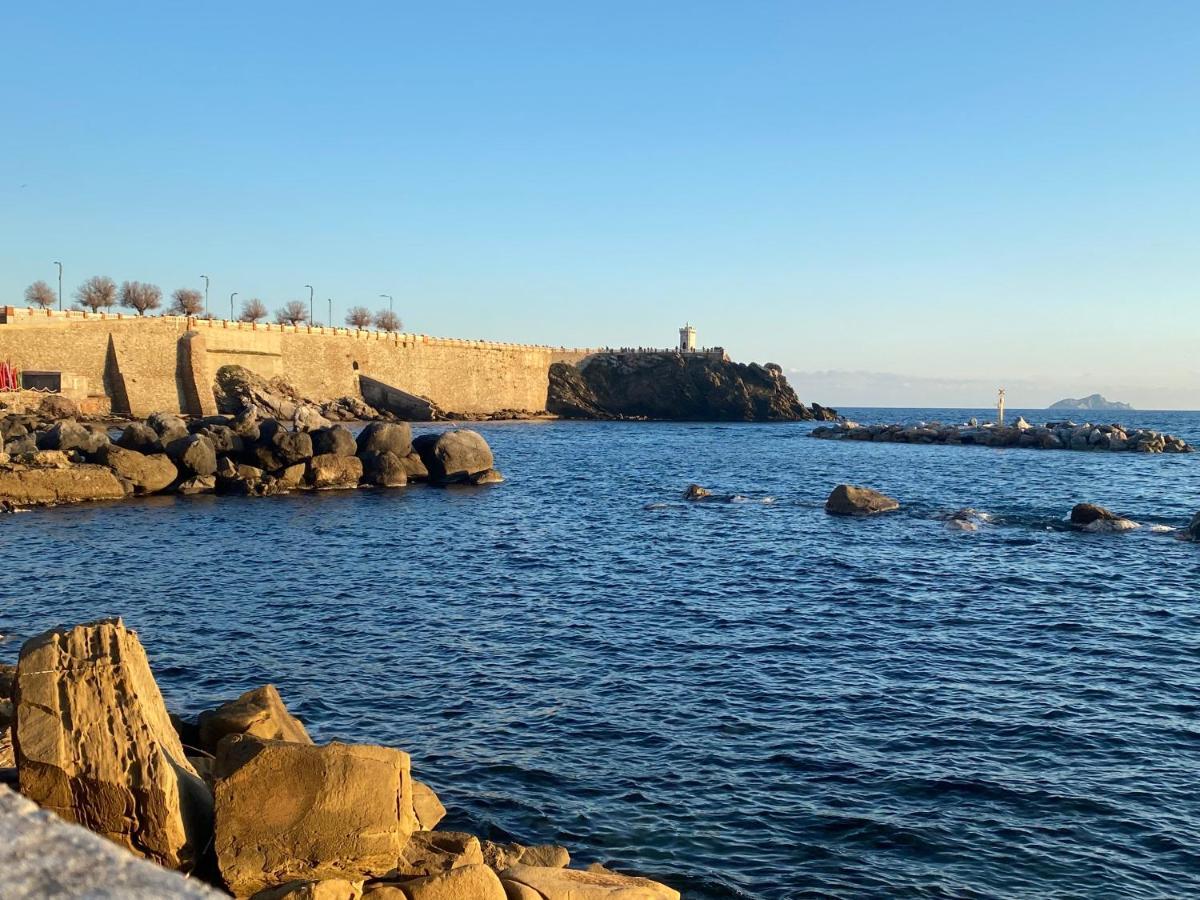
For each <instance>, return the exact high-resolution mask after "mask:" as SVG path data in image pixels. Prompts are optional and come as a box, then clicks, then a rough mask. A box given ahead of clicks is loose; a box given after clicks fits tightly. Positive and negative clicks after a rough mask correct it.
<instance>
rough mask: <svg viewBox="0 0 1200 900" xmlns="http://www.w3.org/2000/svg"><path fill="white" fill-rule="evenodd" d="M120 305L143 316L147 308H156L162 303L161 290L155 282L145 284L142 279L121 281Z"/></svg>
mask: <svg viewBox="0 0 1200 900" xmlns="http://www.w3.org/2000/svg"><path fill="white" fill-rule="evenodd" d="M121 305H122V306H126V307H128V308H129V309H133V310H137V314H138V315H139V316H144V315H145V314H146V310H148V309H158V308H159V306H161V305H162V291H161V290H159V288H158V285H157V284H147V283H145V282H142V281H122V282H121Z"/></svg>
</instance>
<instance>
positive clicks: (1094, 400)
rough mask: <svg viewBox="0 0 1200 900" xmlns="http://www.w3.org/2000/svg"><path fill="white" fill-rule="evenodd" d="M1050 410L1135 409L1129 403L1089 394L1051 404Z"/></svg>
mask: <svg viewBox="0 0 1200 900" xmlns="http://www.w3.org/2000/svg"><path fill="white" fill-rule="evenodd" d="M1047 408H1048V409H1124V410H1131V409H1133V407H1132V406H1130V405H1129V404H1128V403H1121V402H1120V401H1119V400H1106V399H1105V398H1104V397H1102V396H1100V395H1099V394H1088V395H1087V396H1086V397H1080V398H1078V399H1076V398H1074V397H1068V398H1067V399H1066V400H1059V401H1058V402H1057V403H1051V404H1050V406H1049V407H1047Z"/></svg>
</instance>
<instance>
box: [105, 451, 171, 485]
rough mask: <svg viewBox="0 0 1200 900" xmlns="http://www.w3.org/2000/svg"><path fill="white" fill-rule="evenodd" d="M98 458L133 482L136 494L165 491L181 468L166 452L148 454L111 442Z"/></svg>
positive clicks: (118, 474)
mask: <svg viewBox="0 0 1200 900" xmlns="http://www.w3.org/2000/svg"><path fill="white" fill-rule="evenodd" d="M96 459H97V461H98V462H99V463H100V464H101V465H104V466H107V467H108V468H110V469H112V470H113V472H115V473H116V474H117V476H118V477H120V478H123V479H125V480H126V481H128V482H129V483H130V484H132V485H133V492H134V493H135V494H155V493H158V492H159V491H164V490H166V489H167V488H168V487H170V486H171V485H172V484H173V483H174V482H175V479H176V478H177V477H179V470H178V469H176V468H175V464H174V463H173V462H171V460H170V458H169V457H168V456H167V455H166V454H165V453H151V454H149V455H146V454H144V453H138V452H137V451H136V450H126V449H125V448H124V447H119V446H115V445H111V444H110V445H109V446H107V447H104V448H103V449H102V450H101V451H100V452H99V453H98V454H97V456H96Z"/></svg>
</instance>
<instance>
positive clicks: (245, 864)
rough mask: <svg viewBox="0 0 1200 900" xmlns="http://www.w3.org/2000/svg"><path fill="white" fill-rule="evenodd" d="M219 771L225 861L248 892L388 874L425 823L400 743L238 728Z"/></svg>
mask: <svg viewBox="0 0 1200 900" xmlns="http://www.w3.org/2000/svg"><path fill="white" fill-rule="evenodd" d="M214 775H215V778H216V790H215V793H216V806H217V819H216V833H215V836H214V846H215V848H216V853H217V864H218V866H219V867H220V871H221V877H222V878H223V879H224V880H225V883H226V884H227V885H228V887H229V889H230V890H231V891H233V892H234V893H235V894H237V895H239V896H244V895H249V894H253V893H255V892H256V891H259V890H262V889H263V888H266V887H271V886H273V885H278V884H281V883H284V882H288V881H294V880H316V881H319V880H323V879H327V878H345V879H350V880H353V879H355V878H358V879H361V878H364V877H370V876H382V875H386V874H387V873H388V872H390V871H392V870H393V869H394V868H395V866H396V862H397V860H398V859H399V858H400V855H401V853H402V852H403V850H404V848H405V846H406V845H407V843H408V839H409V836H410V835H411V834H412V832H413V831H414V829H415V826H416V823H415V821H414V819H413V815H412V782H411V779H410V777H409V760H408V754H407V753H404V752H403V751H401V750H392V749H389V748H387V747H375V746H370V745H352V744H340V743H332V744H328V745H326V746H324V747H317V746H314V745H312V744H298V743H289V742H285V741H269V740H263V739H261V738H256V737H251V736H247V735H231V736H229V737H226V738H225V739H224V740H222V741H221V743H220V745H219V747H218V750H217V760H216V765H215V768H214Z"/></svg>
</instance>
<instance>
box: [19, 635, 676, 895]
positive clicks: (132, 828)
mask: <svg viewBox="0 0 1200 900" xmlns="http://www.w3.org/2000/svg"><path fill="white" fill-rule="evenodd" d="M7 676H8V678H7V680H6V681H5V683H4V684H3V685H2V686H3V687H4V688H5V690H4V696H3V698H0V699H2V700H3V702H4V704H5V706H4V708H5V709H7V710H8V711H9V715H7V716H6V717H5V718H4V719H0V730H2V731H3V732H4V733H5V734H7V733H8V732H9V730H10V727H11V733H12V746H13V748H14V750H15V753H14V756H15V758H14V759H13V760H11V761H10V762H11V763H13V764H15V769H16V776H17V777H16V781H17V783H18V785H19V788H20V791H21V792H22V793H23V794H24V795H25V796H26V797H28V798H29V799H30V800H32V801H33V802H35V803H37V804H38V805H39V806H40V807H42V808H43V809H45V810H50V811H53V812H54V813H56V814H57V815H58V816H60V817H61V818H63V819H65V820H66V821H68V822H73V823H77V824H79V825H82V826H84V827H86V828H88V829H90V830H92V831H95V832H96V833H98V834H100V835H102V836H104V837H106V838H108V839H109V840H110V841H111V842H112V843H113V844H115V845H117V846H119V847H123V848H125V850H127V851H129V852H130V853H131V854H133V855H135V856H139V857H142V858H144V859H148V860H150V861H152V862H155V863H157V864H159V865H161V866H164V867H166V868H170V869H174V870H177V871H181V872H184V873H186V874H188V875H190V876H191V877H193V878H194V879H198V880H202V881H206V882H208V883H210V884H212V885H214V886H215V887H218V888H221V889H224V890H226V891H228V892H229V893H230V894H232V895H233V896H235V897H253V898H256V900H279V898H285V897H290V898H295V900H299V898H304V897H307V898H314V897H320V898H324V900H360V898H374V900H507V898H513V897H517V898H522V900H524V898H528V900H609V898H612V900H616V898H621V900H679V896H680V895H679V893H678V892H677V891H675V890H673V889H671V888H669V887H667V886H666V885H663V884H660V883H658V882H655V881H651V880H649V879H646V878H640V877H635V876H628V875H621V874H618V873H616V872H613V871H611V870H608V869H605V868H603V867H601V866H598V865H593V866H592V867H590V868H588V869H578V868H574V869H573V868H568V866H569V864H570V853H569V852H568V851H567V850H566V848H563V847H558V846H552V845H535V846H524V845H521V844H516V843H496V842H492V841H489V840H485V839H481V838H479V837H476V836H475V835H471V834H466V833H463V832H454V831H437V830H436V826H437V825H438V824H439V822H440V820H441V817H442V816H443V815H444V814H445V808H444V807H443V806H442V804H441V802H440V801H439V800H438V798H437V795H436V793H435V792H434V791H433V789H432V788H430V787H429V786H428V785H424V784H422V783H420V782H418V781H416V780H415V779H414V778H413V777H412V773H411V765H410V759H409V755H408V754H407V753H405V752H404V751H403V750H399V749H395V748H391V747H383V746H376V745H372V744H351V743H342V742H339V741H333V742H330V743H328V744H324V745H318V744H316V743H314V742H313V741H312V739H311V737H310V736H309V735H308V732H307V731H306V730H305V728H304V727H303V725H302V724H301V723H300V722H299V721H298V720H297V719H296V718H295V717H294V716H292V715H291V714H290V713H289V712H288V711H287V708H286V707H285V706H284V704H283V701H282V699H281V698H280V697H279V694H278V692H277V691H276V690H275V689H274V688H273V687H271V686H270V685H267V686H264V687H261V688H257V689H255V690H252V691H249V692H247V693H246V694H243V695H242V696H241V697H238V698H237V699H236V700H232V701H230V702H228V703H225V704H223V705H221V706H220V707H218V708H217V709H214V710H209V711H206V712H205V713H202V714H201V715H200V716H199V717H198V719H197V720H195V721H191V720H187V719H184V718H181V717H178V716H171V715H169V714H168V712H167V708H166V705H165V703H164V701H163V698H162V695H161V693H160V692H159V689H158V686H157V684H156V683H155V681H154V677H153V675H152V673H151V669H150V665H149V662H148V660H147V657H146V653H145V651H144V649H143V648H142V645H141V643H140V641H139V640H138V638H137V635H136V634H135V633H133V632H132V631H130V630H128V629H127V628H126V627H125V626H124V624H123V623H122V622H121V620H120V619H109V620H103V621H99V622H93V623H90V624H86V625H79V626H76V627H73V628H57V629H54V630H52V631H49V632H46V633H44V634H42V635H39V636H37V637H35V638H32V639H30V640H29V641H28V642H26V644H25V646H24V647H23V648H22V650H21V655H20V659H19V661H18V663H17V666H16V667H15V670H12V669H11V667H9V671H8V672H7ZM10 723H11V725H10ZM46 849H47V851H48V852H52V851H53V850H54V849H55V848H46ZM77 877H81V878H82V879H84V881H85V883H82V884H76V885H72V886H71V891H70V892H69V893H68V894H67V895H69V896H99V895H100V894H103V893H104V891H103V888H104V887H105V886H104V885H101V884H87V883H86V878H87V875H86V873H85V874H83V875H81V876H79V875H77ZM105 896H107V894H105Z"/></svg>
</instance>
